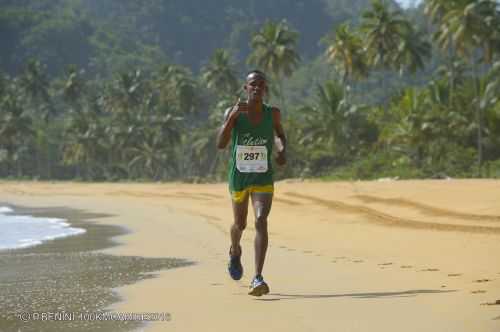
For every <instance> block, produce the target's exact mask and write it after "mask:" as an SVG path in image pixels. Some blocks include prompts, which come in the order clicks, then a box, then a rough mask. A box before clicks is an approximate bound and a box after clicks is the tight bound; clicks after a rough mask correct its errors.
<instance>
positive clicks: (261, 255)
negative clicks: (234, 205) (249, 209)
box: [251, 193, 273, 276]
mask: <svg viewBox="0 0 500 332" xmlns="http://www.w3.org/2000/svg"><path fill="white" fill-rule="evenodd" d="M251 195H252V206H253V210H254V214H255V232H256V234H255V242H254V246H255V275H256V276H258V275H261V274H262V269H263V267H264V261H265V259H266V251H267V243H268V235H267V217H268V216H269V212H270V211H271V204H272V202H273V194H272V193H252V194H251Z"/></svg>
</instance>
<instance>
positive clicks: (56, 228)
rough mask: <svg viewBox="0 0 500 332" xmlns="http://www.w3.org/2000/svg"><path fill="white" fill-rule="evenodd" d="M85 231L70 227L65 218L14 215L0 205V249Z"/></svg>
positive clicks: (21, 246)
mask: <svg viewBox="0 0 500 332" xmlns="http://www.w3.org/2000/svg"><path fill="white" fill-rule="evenodd" d="M82 233H85V230H84V229H82V228H75V227H71V225H70V224H68V223H67V222H66V220H65V219H58V218H42V217H33V216H29V215H16V212H15V211H14V210H13V209H12V208H10V207H7V206H0V250H5V249H16V248H26V247H32V246H36V245H39V244H41V243H42V242H44V241H47V240H53V239H57V238H60V237H66V236H73V235H78V234H82Z"/></svg>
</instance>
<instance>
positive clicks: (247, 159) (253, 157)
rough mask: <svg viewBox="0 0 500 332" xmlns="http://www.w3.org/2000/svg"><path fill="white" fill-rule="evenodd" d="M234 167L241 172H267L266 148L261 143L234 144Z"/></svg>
mask: <svg viewBox="0 0 500 332" xmlns="http://www.w3.org/2000/svg"><path fill="white" fill-rule="evenodd" d="M236 168H237V169H238V171H240V172H241V173H265V172H267V148H266V147H265V146H262V145H255V146H248V145H238V146H236Z"/></svg>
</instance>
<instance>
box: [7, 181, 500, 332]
mask: <svg viewBox="0 0 500 332" xmlns="http://www.w3.org/2000/svg"><path fill="white" fill-rule="evenodd" d="M0 201H2V202H5V203H8V204H14V205H20V206H25V207H29V208H51V207H66V208H72V209H78V210H82V211H85V212H87V213H92V214H105V215H106V217H105V218H95V219H93V221H94V222H95V223H97V224H101V223H102V224H105V225H118V226H122V227H125V228H126V229H128V230H129V233H127V234H124V235H121V236H119V237H117V238H115V240H116V241H118V242H119V245H118V246H114V247H111V248H108V249H105V250H102V251H101V252H102V253H105V254H112V255H123V256H142V257H146V258H160V257H176V258H181V259H185V260H187V261H191V262H194V263H195V264H193V265H190V266H185V267H181V268H176V269H169V270H163V271H161V272H159V273H157V275H156V277H155V278H150V279H146V280H141V281H139V282H137V283H134V284H131V285H127V286H124V287H120V288H117V289H116V291H117V292H118V294H119V295H120V296H121V297H122V298H123V299H124V301H122V302H119V303H117V304H115V305H114V306H113V307H112V308H111V309H112V310H113V311H117V312H168V313H169V314H170V315H171V319H170V320H169V321H164V322H154V323H150V324H148V325H147V328H146V330H147V331H205V332H206V331H233V330H236V331H240V332H243V331H256V330H260V331H384V332H386V331H439V332H441V331H464V332H466V331H467V332H469V331H485V332H486V331H491V332H498V331H500V305H495V304H494V303H496V302H497V301H498V300H500V259H499V257H498V253H499V252H500V181H496V180H434V181H431V180H429V181H370V182H312V181H311V182H310V181H305V182H302V181H295V180H288V181H283V182H278V183H276V194H275V200H274V202H273V208H272V211H271V216H270V220H269V232H270V247H269V250H268V257H267V260H266V265H265V268H264V276H265V277H266V280H267V281H268V283H269V285H270V288H271V293H270V294H269V295H267V296H263V297H260V298H254V297H251V296H249V295H247V288H248V284H249V282H250V278H251V277H252V275H253V236H254V231H253V225H252V218H253V214H252V213H251V212H250V213H249V222H248V229H247V231H246V232H245V234H244V236H243V243H242V245H243V258H242V260H243V265H244V268H245V275H244V277H243V279H242V280H241V281H239V282H235V281H233V280H231V279H230V278H229V276H228V275H227V272H226V263H227V252H228V247H229V235H228V230H229V226H230V224H231V221H232V212H231V206H230V200H229V195H228V193H227V186H226V184H128V183H127V184H125V183H123V184H121V183H120V184H83V183H68V182H64V183H45V182H0Z"/></svg>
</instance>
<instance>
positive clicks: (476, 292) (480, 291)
mask: <svg viewBox="0 0 500 332" xmlns="http://www.w3.org/2000/svg"><path fill="white" fill-rule="evenodd" d="M471 293H472V294H483V293H486V291H485V290H482V289H478V290H473V291H471Z"/></svg>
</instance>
